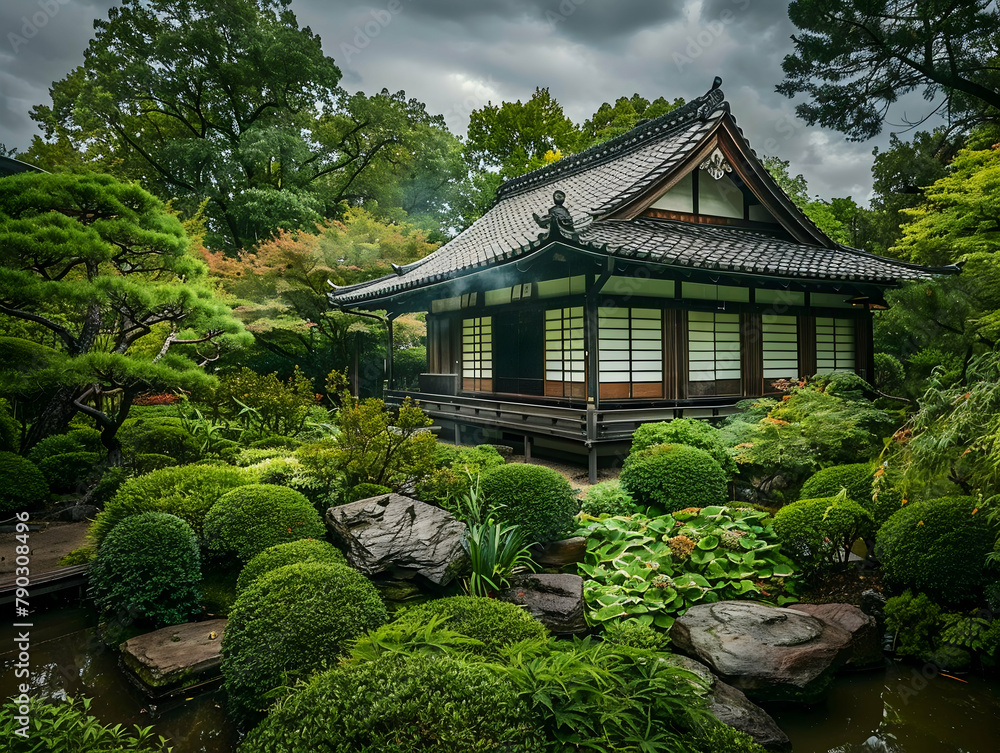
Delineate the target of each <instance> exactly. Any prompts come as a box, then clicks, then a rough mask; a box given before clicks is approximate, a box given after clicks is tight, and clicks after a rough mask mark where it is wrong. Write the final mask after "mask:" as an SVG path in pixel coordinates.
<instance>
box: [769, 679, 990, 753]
mask: <svg viewBox="0 0 1000 753" xmlns="http://www.w3.org/2000/svg"><path fill="white" fill-rule="evenodd" d="M960 680H965V682H961V681H960ZM772 716H773V717H774V720H775V721H776V722H777V723H778V726H779V727H781V728H782V729H783V730H784V731H785V733H786V734H787V735H788V737H789V738H790V739H791V741H792V745H793V751H794V753H998V752H1000V681H997V680H986V679H984V678H982V677H980V676H978V675H971V674H970V675H963V676H962V677H961V678H960V679H952V678H950V677H946V676H944V675H939V674H936V673H935V672H933V671H932V670H930V669H928V670H927V673H926V675H925V674H924V673H923V672H922V669H921V667H919V666H910V665H907V664H895V663H894V664H890V665H888V666H887V667H886V670H885V671H884V672H875V673H866V674H857V675H846V676H844V677H839V678H837V680H835V682H834V687H833V689H832V691H831V693H830V695H829V697H828V698H827V701H826V703H825V704H823V705H822V706H818V707H816V708H813V709H810V710H808V711H803V710H791V709H785V710H772Z"/></svg>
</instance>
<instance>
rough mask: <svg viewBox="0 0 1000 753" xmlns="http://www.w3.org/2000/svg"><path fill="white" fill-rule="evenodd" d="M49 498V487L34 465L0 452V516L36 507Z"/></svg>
mask: <svg viewBox="0 0 1000 753" xmlns="http://www.w3.org/2000/svg"><path fill="white" fill-rule="evenodd" d="M48 498H49V485H48V484H47V483H46V482H45V476H43V475H42V472H41V471H40V470H38V468H37V467H36V466H35V464H34V463H32V462H31V461H30V460H28V459H27V458H23V457H21V456H20V455H16V454H15V453H13V452H0V514H3V513H8V512H13V511H15V510H23V509H27V508H32V507H37V506H38V505H40V504H41V503H42V502H44V501H45V500H47V499H48Z"/></svg>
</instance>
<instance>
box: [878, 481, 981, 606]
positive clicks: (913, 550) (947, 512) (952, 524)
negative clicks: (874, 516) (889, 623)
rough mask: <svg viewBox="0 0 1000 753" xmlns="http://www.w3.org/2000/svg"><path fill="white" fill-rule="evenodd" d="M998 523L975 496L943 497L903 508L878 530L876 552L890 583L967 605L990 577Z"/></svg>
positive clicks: (887, 581)
mask: <svg viewBox="0 0 1000 753" xmlns="http://www.w3.org/2000/svg"><path fill="white" fill-rule="evenodd" d="M996 539H997V526H996V525H995V524H992V523H990V522H989V520H988V519H987V517H986V515H985V513H984V512H983V511H982V510H980V509H979V508H978V503H977V501H976V500H975V499H974V498H973V497H942V498H940V499H931V500H926V501H923V502H915V503H913V504H909V505H907V506H906V507H903V508H901V509H900V510H898V511H897V512H895V513H893V514H892V517H890V518H889V520H888V521H887V522H886V523H885V525H883V526H882V528H881V529H880V530H879V532H878V539H877V543H876V552H877V554H878V557H879V560H880V561H881V562H882V572H883V577H884V579H885V582H886V584H887V585H889V586H891V587H892V588H894V589H896V590H898V591H902V590H903V589H906V588H910V589H913V590H914V591H919V592H923V593H926V594H927V595H928V596H930V597H931V598H932V599H934V601H937V602H940V603H941V604H946V605H964V604H966V603H971V602H972V601H973V600H975V599H977V598H978V597H979V596H981V595H982V590H983V588H984V587H985V586H986V584H987V583H988V582H989V580H990V578H989V576H988V573H987V567H986V556H987V555H988V554H989V553H990V552H991V551H992V550H993V544H994V542H995V541H996Z"/></svg>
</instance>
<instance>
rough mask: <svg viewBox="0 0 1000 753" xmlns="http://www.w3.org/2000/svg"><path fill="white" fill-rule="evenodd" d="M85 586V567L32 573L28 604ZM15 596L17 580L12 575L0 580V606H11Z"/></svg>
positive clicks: (77, 566) (78, 566)
mask: <svg viewBox="0 0 1000 753" xmlns="http://www.w3.org/2000/svg"><path fill="white" fill-rule="evenodd" d="M86 585H87V565H69V566H67V567H60V568H58V569H56V570H50V571H49V572H47V573H37V574H35V573H32V575H31V582H30V585H28V587H27V589H28V601H29V603H30V602H31V601H32V600H33V599H34V598H35V597H37V596H43V595H45V594H50V593H55V592H57V591H64V590H66V589H70V588H81V587H84V586H86ZM16 594H17V578H16V577H15V576H13V575H11V576H7V577H6V578H4V579H3V580H0V604H12V603H14V598H15V596H16Z"/></svg>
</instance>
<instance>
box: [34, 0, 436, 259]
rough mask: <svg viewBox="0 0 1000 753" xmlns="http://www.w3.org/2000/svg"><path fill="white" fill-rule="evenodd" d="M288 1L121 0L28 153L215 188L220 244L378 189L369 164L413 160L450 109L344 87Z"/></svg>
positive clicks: (58, 92)
mask: <svg viewBox="0 0 1000 753" xmlns="http://www.w3.org/2000/svg"><path fill="white" fill-rule="evenodd" d="M289 4H290V0H123V1H122V5H121V7H115V8H112V9H111V10H110V11H109V13H108V18H107V20H99V21H97V22H95V28H96V35H95V37H94V39H92V40H91V42H90V45H89V47H88V49H87V51H86V53H85V57H84V64H83V66H82V67H81V68H79V69H76V70H74V71H73V72H71V73H70V74H69V75H68V76H66V78H64V79H62V80H61V81H57V82H56V83H54V84H53V86H52V89H51V95H52V105H51V106H38V107H35V108H34V110H33V113H32V117H33V118H34V119H35V120H36V121H38V122H39V123H40V124H41V126H42V127H43V129H44V132H45V140H44V141H43V140H41V139H37V140H36V143H34V144H33V146H32V149H31V150H30V152H29V154H28V155H27V156H28V157H29V158H35V161H36V162H37V161H45V160H47V159H66V158H68V157H70V155H69V154H68V152H70V151H71V150H73V149H75V150H77V152H78V153H80V155H81V156H80V157H77V158H76V160H77V161H82V162H83V163H84V164H92V163H94V162H95V161H96V162H97V163H98V164H99V165H100V166H102V167H103V168H104V169H109V170H113V171H114V172H115V174H117V175H120V176H123V177H127V178H131V179H139V180H141V181H142V182H143V185H145V186H147V187H148V188H149V190H151V191H152V192H154V193H155V194H157V195H159V196H161V197H162V198H164V199H166V198H174V199H175V201H176V206H177V207H178V208H179V209H181V210H182V211H185V212H187V213H193V212H194V211H195V210H196V209H197V207H198V206H199V205H200V204H201V203H202V202H204V201H207V202H208V205H207V210H206V211H207V218H208V228H209V244H210V245H212V246H213V247H226V248H229V249H239V248H249V247H250V246H252V245H254V244H255V243H257V242H259V241H261V240H264V239H266V238H268V237H271V236H272V235H273V234H274V233H275V232H276V231H277V230H278V229H280V228H286V229H296V228H301V227H310V226H312V225H313V224H314V223H315V222H317V221H319V220H320V219H322V218H323V217H326V216H331V215H334V214H337V213H339V212H340V211H342V205H343V204H351V203H361V202H362V201H365V200H369V199H374V198H378V197H376V196H373V195H372V191H373V190H374V189H373V186H377V185H379V182H378V181H369V182H368V185H367V190H366V189H365V186H364V181H363V180H362V178H363V176H364V175H366V174H367V172H368V171H371V170H373V169H376V167H377V166H379V165H381V166H383V167H385V166H386V165H390V166H391V165H398V164H400V163H405V162H407V161H412V160H413V155H415V154H420V153H422V152H424V151H426V149H425V146H426V145H427V144H432V141H431V140H430V139H429V138H424V139H421V138H420V135H421V134H425V133H432V134H433V135H435V136H438V135H440V132H446V131H447V129H446V128H445V125H444V121H443V119H441V118H440V117H439V116H438V117H431V116H429V115H428V114H427V113H426V112H425V111H424V109H423V105H420V104H419V103H416V102H415V101H414V100H409V101H408V100H406V98H405V96H404V95H403V94H402V92H400V93H397V94H390V93H389V92H387V91H385V90H383V91H382V92H380V93H379V94H376V95H374V96H366V95H364V94H355V95H348V94H347V93H346V92H344V91H343V90H342V89H341V88H340V87H339V85H338V84H339V81H340V75H341V74H340V70H339V68H338V67H337V66H336V64H335V63H334V61H333V59H332V58H329V57H327V56H325V55H324V54H323V50H322V47H321V44H320V39H319V37H318V36H316V35H315V34H314V33H313V32H312V31H311V30H310V29H309V28H308V27H306V28H300V27H299V24H298V21H297V20H296V18H295V15H294V13H292V11H291V10H290V9H289V7H288V6H289ZM432 148H435V149H438V150H439V151H440V150H441V149H444V150H445V151H447V150H448V148H449V146H448V145H443V146H440V147H436V146H435V147H432ZM70 161H73V160H72V158H70ZM43 166H45V165H43ZM390 172H391V170H390Z"/></svg>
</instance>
